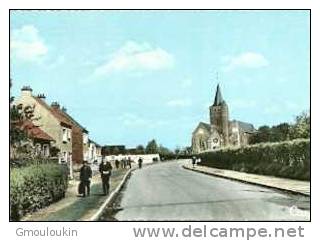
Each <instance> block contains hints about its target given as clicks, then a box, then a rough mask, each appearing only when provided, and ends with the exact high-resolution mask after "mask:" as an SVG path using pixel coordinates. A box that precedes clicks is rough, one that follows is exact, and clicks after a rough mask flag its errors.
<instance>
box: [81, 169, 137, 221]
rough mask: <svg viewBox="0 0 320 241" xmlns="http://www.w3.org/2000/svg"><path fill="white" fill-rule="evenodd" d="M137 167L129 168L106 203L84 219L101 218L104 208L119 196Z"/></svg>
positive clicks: (96, 219)
mask: <svg viewBox="0 0 320 241" xmlns="http://www.w3.org/2000/svg"><path fill="white" fill-rule="evenodd" d="M135 169H136V168H132V169H129V170H128V171H127V173H126V174H125V175H124V177H123V178H122V180H121V182H120V183H119V185H118V186H117V187H116V189H114V190H113V191H112V192H111V194H110V195H109V196H108V198H107V199H106V200H105V201H104V203H103V204H102V205H101V206H100V208H99V209H98V211H97V212H96V213H95V214H94V215H92V216H91V217H90V218H89V219H88V220H84V221H98V220H99V218H100V217H101V216H102V214H103V212H104V210H105V209H106V207H107V206H108V205H109V204H110V203H112V202H113V201H114V199H115V198H116V197H117V195H118V193H119V192H120V190H121V188H122V187H123V186H124V184H125V183H126V181H127V180H128V179H129V177H130V175H131V172H132V171H134V170H135Z"/></svg>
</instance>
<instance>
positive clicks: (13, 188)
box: [10, 164, 68, 221]
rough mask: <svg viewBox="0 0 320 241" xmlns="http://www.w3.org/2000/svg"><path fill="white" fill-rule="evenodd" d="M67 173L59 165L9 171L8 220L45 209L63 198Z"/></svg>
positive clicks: (17, 218)
mask: <svg viewBox="0 0 320 241" xmlns="http://www.w3.org/2000/svg"><path fill="white" fill-rule="evenodd" d="M67 186H68V173H67V170H66V168H65V166H62V165H59V164H41V165H31V166H28V167H22V168H11V170H10V219H11V220H13V221H18V220H20V218H21V217H22V216H23V215H25V214H26V213H31V212H34V211H36V210H38V209H40V208H43V207H46V206H48V205H50V204H51V203H53V202H56V201H58V200H60V199H61V198H63V197H64V195H65V191H66V189H67Z"/></svg>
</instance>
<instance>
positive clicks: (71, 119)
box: [60, 110, 89, 133]
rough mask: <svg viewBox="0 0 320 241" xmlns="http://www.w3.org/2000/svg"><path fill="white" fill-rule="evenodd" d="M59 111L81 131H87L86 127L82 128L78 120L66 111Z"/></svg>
mask: <svg viewBox="0 0 320 241" xmlns="http://www.w3.org/2000/svg"><path fill="white" fill-rule="evenodd" d="M60 112H61V113H62V114H63V115H65V116H66V117H67V118H69V120H70V121H71V122H73V123H74V124H75V125H76V126H78V127H79V128H80V129H82V131H83V132H85V133H89V132H88V130H87V129H86V128H84V127H83V126H82V125H81V124H80V123H79V122H77V121H76V120H75V119H73V117H72V116H71V115H69V114H68V113H67V112H65V111H63V110H60Z"/></svg>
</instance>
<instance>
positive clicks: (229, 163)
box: [198, 139, 310, 180]
mask: <svg viewBox="0 0 320 241" xmlns="http://www.w3.org/2000/svg"><path fill="white" fill-rule="evenodd" d="M198 156H199V157H200V158H201V160H202V161H201V165H205V166H210V167H216V168H221V169H230V170H235V171H242V172H249V173H256V174H262V175H273V176H278V177H286V178H293V179H301V180H310V140H308V139H296V140H293V141H284V142H279V143H261V144H256V145H251V146H245V147H241V148H225V149H220V150H217V151H212V152H204V153H201V154H199V155H198Z"/></svg>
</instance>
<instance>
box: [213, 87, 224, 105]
mask: <svg viewBox="0 0 320 241" xmlns="http://www.w3.org/2000/svg"><path fill="white" fill-rule="evenodd" d="M223 102H224V100H223V98H222V94H221V91H220V85H219V84H218V85H217V90H216V96H215V98H214V103H213V105H214V106H218V105H221V104H223Z"/></svg>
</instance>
